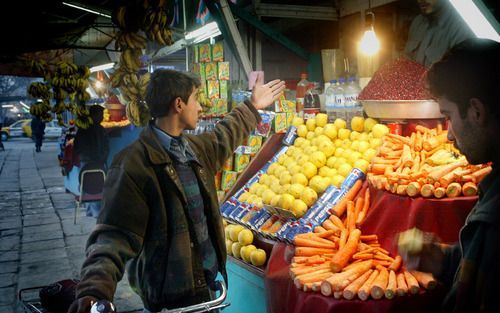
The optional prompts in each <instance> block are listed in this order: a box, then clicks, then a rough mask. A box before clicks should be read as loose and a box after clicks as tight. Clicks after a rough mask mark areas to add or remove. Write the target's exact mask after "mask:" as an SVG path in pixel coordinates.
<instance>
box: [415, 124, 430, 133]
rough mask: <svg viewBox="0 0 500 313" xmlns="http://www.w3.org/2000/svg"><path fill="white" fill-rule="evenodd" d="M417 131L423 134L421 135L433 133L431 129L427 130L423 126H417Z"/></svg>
mask: <svg viewBox="0 0 500 313" xmlns="http://www.w3.org/2000/svg"><path fill="white" fill-rule="evenodd" d="M415 130H416V131H418V132H421V133H430V132H431V130H430V128H427V127H425V126H422V125H417V126H415Z"/></svg>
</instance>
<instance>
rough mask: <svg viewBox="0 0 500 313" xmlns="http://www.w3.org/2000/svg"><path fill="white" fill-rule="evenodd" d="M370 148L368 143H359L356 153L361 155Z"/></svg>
mask: <svg viewBox="0 0 500 313" xmlns="http://www.w3.org/2000/svg"><path fill="white" fill-rule="evenodd" d="M369 148H370V143H369V142H368V141H360V142H359V147H358V149H357V150H358V151H359V152H361V153H363V152H365V151H366V150H368V149H369Z"/></svg>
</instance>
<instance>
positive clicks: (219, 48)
mask: <svg viewBox="0 0 500 313" xmlns="http://www.w3.org/2000/svg"><path fill="white" fill-rule="evenodd" d="M212 61H214V62H221V61H224V43H223V42H222V41H219V42H216V43H215V44H214V45H213V46H212Z"/></svg>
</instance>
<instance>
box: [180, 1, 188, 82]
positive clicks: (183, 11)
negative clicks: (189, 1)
mask: <svg viewBox="0 0 500 313" xmlns="http://www.w3.org/2000/svg"><path fill="white" fill-rule="evenodd" d="M182 21H183V24H184V25H183V26H184V27H183V28H184V33H186V30H187V23H186V0H182ZM185 51H186V72H188V71H189V47H188V46H187V45H186V49H185Z"/></svg>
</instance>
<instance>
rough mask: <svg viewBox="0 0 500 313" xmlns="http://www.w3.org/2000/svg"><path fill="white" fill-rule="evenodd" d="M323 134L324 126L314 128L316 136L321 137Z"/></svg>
mask: <svg viewBox="0 0 500 313" xmlns="http://www.w3.org/2000/svg"><path fill="white" fill-rule="evenodd" d="M322 134H323V127H321V126H318V127H316V128H315V129H314V135H315V136H316V137H319V136H321V135H322Z"/></svg>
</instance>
